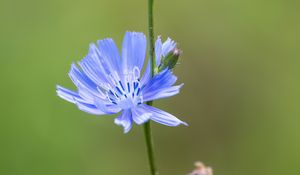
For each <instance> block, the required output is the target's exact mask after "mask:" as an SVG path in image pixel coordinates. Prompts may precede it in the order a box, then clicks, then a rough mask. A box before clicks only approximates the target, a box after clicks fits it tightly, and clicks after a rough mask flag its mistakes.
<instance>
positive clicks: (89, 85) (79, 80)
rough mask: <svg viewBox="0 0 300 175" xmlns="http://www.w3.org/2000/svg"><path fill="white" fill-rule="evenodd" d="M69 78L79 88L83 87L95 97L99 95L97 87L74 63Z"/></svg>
mask: <svg viewBox="0 0 300 175" xmlns="http://www.w3.org/2000/svg"><path fill="white" fill-rule="evenodd" d="M69 76H70V78H71V80H72V81H73V83H74V84H75V85H76V86H77V88H79V87H82V88H84V89H86V90H87V91H89V92H90V93H92V94H93V95H99V91H98V89H97V85H96V84H95V83H94V82H93V81H92V80H91V79H90V78H88V77H87V76H86V75H85V74H84V73H82V72H81V71H80V70H79V69H78V67H77V66H76V65H75V64H74V63H73V64H72V66H71V70H70V72H69Z"/></svg>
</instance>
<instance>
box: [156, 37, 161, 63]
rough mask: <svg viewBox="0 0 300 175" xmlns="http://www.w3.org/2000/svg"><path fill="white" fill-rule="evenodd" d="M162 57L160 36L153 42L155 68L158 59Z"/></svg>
mask: <svg viewBox="0 0 300 175" xmlns="http://www.w3.org/2000/svg"><path fill="white" fill-rule="evenodd" d="M161 56H162V43H161V39H160V36H159V37H158V38H157V40H156V42H155V58H156V66H159V64H160V59H161Z"/></svg>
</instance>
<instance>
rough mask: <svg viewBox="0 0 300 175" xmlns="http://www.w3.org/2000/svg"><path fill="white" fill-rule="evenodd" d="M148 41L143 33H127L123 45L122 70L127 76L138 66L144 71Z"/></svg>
mask: <svg viewBox="0 0 300 175" xmlns="http://www.w3.org/2000/svg"><path fill="white" fill-rule="evenodd" d="M146 47H147V40H146V37H145V35H144V34H143V33H137V32H126V34H125V36H124V40H123V45H122V69H123V72H124V73H125V74H127V73H129V72H131V71H132V70H133V68H134V67H135V66H136V67H138V68H139V70H142V68H143V64H144V60H145V58H146Z"/></svg>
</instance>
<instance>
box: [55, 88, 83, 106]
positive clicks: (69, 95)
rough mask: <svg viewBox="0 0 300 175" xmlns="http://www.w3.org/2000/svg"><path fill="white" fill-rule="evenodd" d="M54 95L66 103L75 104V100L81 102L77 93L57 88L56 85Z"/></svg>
mask: <svg viewBox="0 0 300 175" xmlns="http://www.w3.org/2000/svg"><path fill="white" fill-rule="evenodd" d="M56 93H57V95H58V96H59V97H60V98H62V99H64V100H67V101H68V102H71V103H75V102H76V99H77V100H83V99H82V98H81V97H80V96H79V95H78V93H77V92H74V91H72V90H69V89H66V88H64V87H62V86H59V85H57V86H56Z"/></svg>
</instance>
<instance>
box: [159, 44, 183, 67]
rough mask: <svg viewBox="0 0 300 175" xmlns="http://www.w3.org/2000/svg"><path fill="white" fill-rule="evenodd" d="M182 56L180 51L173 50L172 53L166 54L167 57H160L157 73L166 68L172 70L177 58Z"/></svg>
mask: <svg viewBox="0 0 300 175" xmlns="http://www.w3.org/2000/svg"><path fill="white" fill-rule="evenodd" d="M181 54H182V51H181V50H180V49H177V48H175V49H174V50H173V51H171V52H170V53H168V54H167V56H165V57H162V59H161V61H160V64H159V66H158V72H160V71H162V70H164V69H166V68H168V69H173V68H174V67H175V65H176V64H177V61H178V59H179V56H180V55H181Z"/></svg>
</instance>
